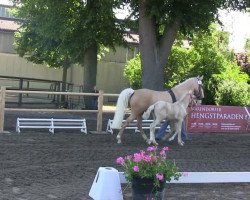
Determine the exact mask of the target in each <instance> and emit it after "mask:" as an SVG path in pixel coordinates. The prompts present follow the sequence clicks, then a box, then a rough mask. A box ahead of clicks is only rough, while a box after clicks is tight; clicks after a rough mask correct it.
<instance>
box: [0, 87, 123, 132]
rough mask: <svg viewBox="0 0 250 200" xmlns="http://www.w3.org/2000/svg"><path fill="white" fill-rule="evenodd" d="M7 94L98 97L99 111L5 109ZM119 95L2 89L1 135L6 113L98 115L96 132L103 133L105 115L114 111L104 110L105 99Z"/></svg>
mask: <svg viewBox="0 0 250 200" xmlns="http://www.w3.org/2000/svg"><path fill="white" fill-rule="evenodd" d="M6 94H51V95H66V96H98V110H72V109H59V108H58V109H34V108H5V100H6V99H5V98H6ZM118 96H119V95H118V94H110V93H109V94H108V93H107V94H105V93H104V92H103V91H102V90H100V91H99V93H78V92H51V91H28V90H8V89H6V87H3V86H2V87H1V90H0V133H2V132H4V114H5V111H13V112H18V111H21V112H72V113H97V125H96V131H97V132H101V131H102V121H103V113H113V112H114V111H112V110H103V99H104V97H118Z"/></svg>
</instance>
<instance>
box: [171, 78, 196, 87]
mask: <svg viewBox="0 0 250 200" xmlns="http://www.w3.org/2000/svg"><path fill="white" fill-rule="evenodd" d="M193 79H194V77H192V78H189V79H187V80H185V81H183V82H181V83H180V84H178V85H176V86H174V87H173V88H178V87H180V86H182V85H185V84H186V83H187V82H189V81H190V80H193Z"/></svg>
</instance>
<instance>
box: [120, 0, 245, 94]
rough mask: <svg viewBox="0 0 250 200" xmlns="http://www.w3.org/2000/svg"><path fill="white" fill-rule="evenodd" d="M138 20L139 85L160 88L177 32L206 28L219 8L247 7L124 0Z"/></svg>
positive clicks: (216, 1)
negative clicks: (140, 71)
mask: <svg viewBox="0 0 250 200" xmlns="http://www.w3.org/2000/svg"><path fill="white" fill-rule="evenodd" d="M124 2H126V3H129V4H130V7H131V10H132V13H133V17H135V18H136V19H138V24H139V25H138V27H139V28H138V30H139V35H140V49H141V62H142V69H143V70H142V77H143V80H142V86H143V87H146V88H151V89H156V90H159V89H162V87H163V83H164V67H165V65H166V63H167V58H168V57H169V55H170V52H171V48H172V45H173V43H174V41H175V39H176V36H177V33H178V32H182V33H184V34H185V35H187V34H192V32H193V31H197V30H208V27H209V24H210V23H211V22H214V21H216V20H217V19H218V10H219V9H230V8H231V9H236V10H241V9H245V8H246V3H247V1H246V0H245V1H240V0H237V1H233V0H209V1H206V2H203V1H199V0H191V1H190V0H158V1H155V0H124Z"/></svg>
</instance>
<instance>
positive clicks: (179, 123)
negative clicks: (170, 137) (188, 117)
mask: <svg viewBox="0 0 250 200" xmlns="http://www.w3.org/2000/svg"><path fill="white" fill-rule="evenodd" d="M182 121H183V120H180V121H178V122H177V123H176V126H177V127H176V128H177V133H178V144H179V145H181V146H183V145H184V142H183V141H182V139H181V127H182Z"/></svg>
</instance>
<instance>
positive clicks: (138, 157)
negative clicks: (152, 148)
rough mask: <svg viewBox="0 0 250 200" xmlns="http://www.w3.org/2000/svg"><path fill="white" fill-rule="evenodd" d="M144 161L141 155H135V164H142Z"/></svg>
mask: <svg viewBox="0 0 250 200" xmlns="http://www.w3.org/2000/svg"><path fill="white" fill-rule="evenodd" d="M141 160H142V157H141V154H139V153H135V154H134V161H135V162H140V161H141Z"/></svg>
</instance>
